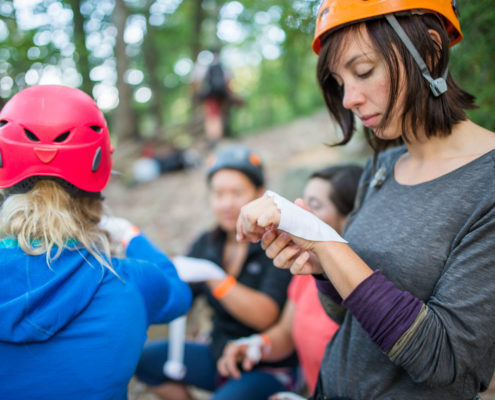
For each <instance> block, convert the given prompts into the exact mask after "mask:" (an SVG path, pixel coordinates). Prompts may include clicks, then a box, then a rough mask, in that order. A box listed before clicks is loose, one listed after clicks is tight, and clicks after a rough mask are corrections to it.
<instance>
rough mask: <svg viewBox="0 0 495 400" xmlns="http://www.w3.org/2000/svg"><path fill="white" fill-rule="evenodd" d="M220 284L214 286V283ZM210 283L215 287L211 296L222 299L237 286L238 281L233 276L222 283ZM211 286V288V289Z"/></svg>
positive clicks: (229, 276)
mask: <svg viewBox="0 0 495 400" xmlns="http://www.w3.org/2000/svg"><path fill="white" fill-rule="evenodd" d="M215 281H216V282H218V284H216V285H215V284H214V282H215ZM215 281H210V284H211V286H214V287H213V289H212V291H211V294H212V295H213V297H215V298H216V299H221V298H223V297H225V296H226V295H227V294H228V293H229V292H230V291H231V290H232V289H233V288H234V286H235V284H236V283H237V280H236V279H235V278H234V277H233V276H232V275H227V276H226V277H225V278H224V279H223V280H221V281H217V280H215ZM211 286H210V288H211Z"/></svg>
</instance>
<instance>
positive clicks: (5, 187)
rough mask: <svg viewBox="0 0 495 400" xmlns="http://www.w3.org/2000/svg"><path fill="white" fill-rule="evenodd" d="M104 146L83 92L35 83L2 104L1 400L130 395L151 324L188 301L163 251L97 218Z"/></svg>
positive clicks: (102, 126) (103, 128)
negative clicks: (120, 252)
mask: <svg viewBox="0 0 495 400" xmlns="http://www.w3.org/2000/svg"><path fill="white" fill-rule="evenodd" d="M111 153H112V147H111V145H110V138H109V134H108V128H107V125H106V122H105V118H104V117H103V114H102V113H101V111H100V110H99V109H98V107H97V106H96V104H95V103H94V101H93V100H92V99H91V98H90V97H89V96H88V95H86V94H85V93H83V92H82V91H80V90H78V89H72V88H68V87H63V86H34V87H30V88H28V89H25V90H23V91H21V92H19V93H18V94H17V95H15V96H14V97H13V98H12V99H11V100H10V101H9V102H8V103H7V104H6V105H5V107H4V108H3V109H2V111H1V112H0V155H1V157H0V188H2V194H3V202H2V204H1V209H0V257H1V259H2V263H0V274H1V276H2V279H1V280H0V309H1V310H2V311H1V313H2V324H0V358H1V359H2V360H3V362H2V363H0V398H2V399H11V400H14V399H30V398H33V399H34V398H36V399H46V400H49V399H50V400H51V399H70V398H84V399H125V398H127V384H128V382H129V380H130V378H131V377H132V374H133V372H134V368H135V366H136V364H137V361H138V359H139V355H140V352H141V348H142V346H143V344H144V342H145V340H146V330H147V328H148V325H149V324H151V323H164V322H168V321H170V320H172V319H174V318H175V317H177V316H179V315H182V314H184V313H185V312H187V310H188V309H189V307H190V303H191V292H190V289H189V287H188V286H187V285H186V284H185V283H184V282H182V281H181V280H180V279H179V278H178V276H177V273H176V271H175V268H174V266H173V264H172V263H171V262H170V260H169V259H168V258H167V256H166V255H165V254H163V253H162V252H161V251H160V250H159V249H158V248H157V247H155V246H154V245H153V244H152V243H151V242H150V241H149V240H148V239H146V237H145V236H144V235H142V234H140V233H139V231H138V230H137V228H135V227H133V226H132V224H130V223H129V222H128V221H126V220H124V219H120V218H115V217H109V216H106V217H104V207H103V198H102V196H101V194H100V192H101V190H103V189H104V187H105V186H106V185H107V182H108V180H109V177H110V172H111V168H112V159H111ZM118 247H120V248H123V249H124V250H125V257H124V258H116V257H115V256H114V254H115V252H116V250H117V248H118Z"/></svg>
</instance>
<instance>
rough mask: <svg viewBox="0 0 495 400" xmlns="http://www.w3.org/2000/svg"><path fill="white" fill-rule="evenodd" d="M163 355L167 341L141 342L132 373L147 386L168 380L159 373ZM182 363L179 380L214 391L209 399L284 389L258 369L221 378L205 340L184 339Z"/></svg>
mask: <svg viewBox="0 0 495 400" xmlns="http://www.w3.org/2000/svg"><path fill="white" fill-rule="evenodd" d="M167 355H168V342H167V341H159V342H158V341H155V342H150V343H149V344H147V345H145V347H144V349H143V353H142V354H141V359H140V360H139V364H138V366H137V368H136V373H135V375H136V377H137V378H138V379H139V380H140V381H142V382H144V383H146V384H148V385H150V386H156V385H160V384H163V383H165V382H168V381H170V379H169V378H168V377H167V376H165V375H164V374H163V364H164V363H165V361H166V360H167ZM184 364H185V365H186V375H185V376H184V378H183V379H182V380H180V381H179V382H182V383H184V384H185V385H192V386H196V387H197V388H200V389H204V390H207V391H210V392H215V393H214V395H213V397H212V398H211V399H212V400H232V399H236V400H266V399H267V398H268V397H269V396H270V395H272V394H273V393H276V392H280V391H283V390H285V389H286V388H285V387H284V385H283V384H282V383H281V382H280V381H279V380H278V379H277V378H276V377H275V376H274V375H272V374H271V373H269V372H266V371H263V370H262V369H257V370H256V369H255V370H253V371H249V372H243V373H242V377H241V378H240V379H228V380H225V379H223V378H222V377H221V376H220V375H219V374H218V373H217V366H216V362H215V359H214V358H213V355H212V354H211V352H210V347H209V345H208V344H205V343H194V342H188V343H186V345H185V349H184Z"/></svg>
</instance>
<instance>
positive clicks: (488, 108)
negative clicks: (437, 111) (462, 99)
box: [451, 0, 495, 130]
mask: <svg viewBox="0 0 495 400" xmlns="http://www.w3.org/2000/svg"><path fill="white" fill-rule="evenodd" d="M460 13H461V17H460V20H461V29H462V32H463V34H464V39H463V40H462V42H461V43H459V44H458V45H457V46H455V47H454V48H453V49H452V60H451V70H452V73H453V76H454V77H455V79H456V80H457V81H458V82H459V84H460V86H461V87H462V88H463V89H465V90H467V91H468V92H469V93H471V94H473V95H474V96H476V99H477V101H476V103H477V104H478V106H479V107H480V108H479V109H477V110H473V111H470V112H469V116H470V118H472V119H473V121H474V122H476V123H478V124H480V125H482V126H484V127H486V128H488V129H490V130H495V113H494V112H493V110H495V69H494V68H493V65H494V63H495V46H494V40H495V24H494V23H493V22H494V21H495V0H477V1H475V2H471V1H468V0H464V1H462V2H461V4H460Z"/></svg>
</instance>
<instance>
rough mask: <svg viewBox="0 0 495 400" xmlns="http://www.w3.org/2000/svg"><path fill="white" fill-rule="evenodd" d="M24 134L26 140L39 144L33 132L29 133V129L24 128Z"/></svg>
mask: <svg viewBox="0 0 495 400" xmlns="http://www.w3.org/2000/svg"><path fill="white" fill-rule="evenodd" d="M24 133H25V134H26V136H27V138H28V139H29V140H31V141H32V142H39V141H40V140H39V139H38V136H36V135H35V134H34V133H33V132H31V131H30V130H29V129H26V128H24Z"/></svg>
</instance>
